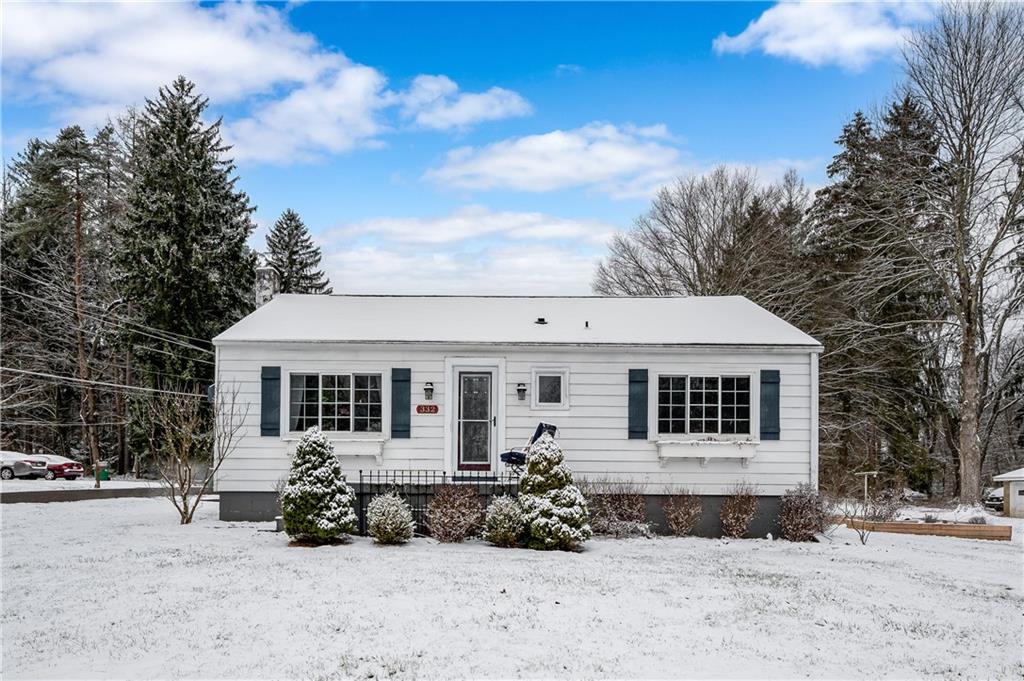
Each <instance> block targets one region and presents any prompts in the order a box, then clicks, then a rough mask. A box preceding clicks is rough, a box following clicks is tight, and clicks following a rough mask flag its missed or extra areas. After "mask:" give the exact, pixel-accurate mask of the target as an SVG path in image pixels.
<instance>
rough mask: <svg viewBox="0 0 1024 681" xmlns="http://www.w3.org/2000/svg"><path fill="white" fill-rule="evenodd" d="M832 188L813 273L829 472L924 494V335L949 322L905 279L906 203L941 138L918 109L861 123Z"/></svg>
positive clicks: (901, 107) (820, 210)
mask: <svg viewBox="0 0 1024 681" xmlns="http://www.w3.org/2000/svg"><path fill="white" fill-rule="evenodd" d="M837 143H838V144H839V145H840V147H841V151H840V152H839V153H838V154H837V155H836V156H835V158H834V159H833V161H832V163H831V164H830V165H829V167H828V176H829V178H830V179H831V183H830V184H829V185H827V186H826V187H824V188H823V189H821V190H820V191H819V192H818V194H817V196H816V199H815V203H814V206H813V208H812V210H811V212H810V222H811V238H810V244H809V251H810V254H809V260H810V263H811V268H810V273H811V274H812V275H813V277H814V281H815V284H816V288H817V290H818V291H819V294H818V296H817V299H818V302H819V304H818V306H817V309H816V314H815V316H814V319H813V320H812V322H811V324H810V326H811V329H812V331H813V332H814V333H815V335H816V337H817V338H818V339H819V340H821V341H822V342H823V343H824V345H825V354H824V355H823V356H822V360H821V362H822V364H821V381H822V386H821V391H822V416H823V419H822V422H823V425H824V426H825V428H824V432H823V436H824V437H823V463H824V465H823V469H824V472H825V477H826V478H829V477H831V474H835V475H837V476H838V478H839V479H837V480H835V482H836V483H838V484H842V483H844V482H849V479H848V473H849V470H850V469H851V468H858V467H861V466H864V465H870V466H873V467H881V468H882V469H883V470H888V471H889V472H891V473H893V474H896V475H897V476H899V477H904V478H909V482H910V483H911V484H913V485H914V486H915V487H920V486H925V485H926V483H927V481H926V479H925V478H926V475H927V468H928V466H927V462H926V461H924V458H925V457H924V454H925V452H924V450H923V448H922V446H921V444H920V439H921V438H920V433H921V428H922V425H923V423H924V412H925V409H926V401H925V400H924V399H923V397H922V395H923V393H924V390H925V387H924V383H923V378H924V376H925V371H924V368H925V353H926V343H925V333H926V331H927V329H928V323H929V321H930V320H933V319H935V318H936V315H937V314H938V313H937V311H936V310H935V309H934V296H932V295H930V294H929V292H928V290H927V287H925V286H924V285H923V283H922V279H921V277H919V276H916V274H915V273H913V272H910V271H908V270H906V268H905V263H906V261H907V259H908V257H909V254H908V253H907V252H906V247H905V245H904V242H901V241H900V240H899V239H895V238H894V234H897V233H906V232H910V231H913V230H920V229H923V227H924V226H923V225H918V224H911V223H910V222H908V220H911V219H912V218H910V217H908V216H912V215H913V213H912V212H909V211H908V210H907V205H906V203H907V202H914V201H916V200H918V199H919V197H914V196H912V195H906V194H904V193H901V194H898V195H897V194H894V193H893V192H892V188H893V187H905V186H907V182H905V181H903V178H902V177H901V176H903V175H908V174H913V173H927V172H931V170H933V168H931V167H930V163H931V161H929V159H932V158H933V156H932V152H933V151H934V133H933V131H932V129H931V128H930V124H929V121H928V119H927V117H926V116H925V115H924V114H923V112H922V110H921V109H920V107H917V106H916V105H915V104H914V102H913V101H912V100H910V99H903V100H901V101H898V102H895V103H894V104H892V105H891V107H890V108H889V109H888V110H887V112H886V113H885V115H884V116H883V117H882V119H881V121H879V123H878V125H877V126H876V125H874V124H872V123H871V121H869V120H868V119H867V117H865V116H864V115H863V114H862V113H860V112H857V113H856V114H855V115H854V117H853V119H852V120H851V121H850V122H849V123H848V124H847V125H846V126H845V127H844V128H843V132H842V134H841V135H840V137H839V139H838V140H837Z"/></svg>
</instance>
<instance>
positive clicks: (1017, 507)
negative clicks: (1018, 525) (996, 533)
mask: <svg viewBox="0 0 1024 681" xmlns="http://www.w3.org/2000/svg"><path fill="white" fill-rule="evenodd" d="M992 480H994V481H995V482H1001V483H1002V484H1003V513H1005V514H1006V515H1008V516H1010V517H1011V518H1024V468H1018V469H1017V470H1015V471H1009V472H1007V473H1003V474H1002V475H997V476H995V477H993V478H992Z"/></svg>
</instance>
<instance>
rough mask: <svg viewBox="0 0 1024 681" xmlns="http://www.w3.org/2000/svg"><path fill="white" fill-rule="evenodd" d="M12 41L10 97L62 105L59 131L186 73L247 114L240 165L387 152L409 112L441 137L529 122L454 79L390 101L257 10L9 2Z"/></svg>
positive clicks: (512, 105) (506, 93)
mask: <svg viewBox="0 0 1024 681" xmlns="http://www.w3.org/2000/svg"><path fill="white" fill-rule="evenodd" d="M2 31H3V33H2V38H3V45H4V55H3V75H4V96H5V97H9V98H14V99H23V100H26V101H30V102H32V103H34V104H38V103H40V102H51V103H53V104H56V105H57V106H54V110H55V112H56V114H57V116H58V117H59V118H61V119H62V120H60V121H58V122H59V123H67V122H71V121H73V122H76V123H80V124H84V125H98V124H101V123H103V122H104V121H105V120H106V119H107V117H108V116H113V115H116V114H117V113H119V112H120V110H121V109H122V108H123V107H124V106H125V105H127V104H139V103H141V101H142V100H143V98H145V97H151V96H153V95H155V93H156V90H157V88H158V87H159V86H161V85H165V84H167V83H169V82H171V81H172V80H173V79H174V78H175V77H176V76H178V75H184V76H186V77H187V78H189V79H191V80H193V81H195V82H196V84H197V86H198V90H199V91H200V92H202V93H203V94H204V95H206V96H208V97H210V99H211V101H212V102H213V103H214V104H215V105H218V106H222V105H232V104H235V105H238V108H239V109H240V110H243V111H246V110H248V114H247V115H244V116H243V118H242V119H241V120H238V121H235V122H234V123H233V124H231V125H229V126H227V128H226V131H227V134H228V136H229V137H230V140H231V141H232V142H234V144H235V145H236V149H235V154H236V157H237V158H239V159H242V160H249V161H264V162H291V161H294V160H309V159H312V158H317V157H319V156H321V155H324V154H334V153H343V152H346V151H349V150H351V149H353V148H355V147H358V146H364V145H373V144H378V143H379V141H378V140H377V139H376V138H377V136H378V135H380V134H381V133H383V132H385V131H387V130H390V129H394V128H395V127H396V125H395V123H397V122H398V120H399V116H398V112H399V110H400V112H401V116H403V117H404V118H403V120H410V121H412V122H413V123H414V124H415V125H417V126H418V127H421V128H430V129H440V130H444V129H451V128H465V127H467V126H469V125H472V124H474V123H476V122H479V121H485V120H496V119H499V118H505V117H508V116H522V115H526V114H528V113H529V112H530V105H529V104H528V103H527V102H526V100H525V99H523V98H522V96H520V95H519V94H518V93H515V92H512V91H510V90H505V89H502V88H497V87H494V88H490V89H489V90H486V91H484V92H480V93H471V92H461V91H459V88H458V85H457V84H456V83H454V82H453V81H452V80H451V79H449V78H447V77H445V76H420V77H417V78H416V79H414V81H413V86H412V87H411V88H410V90H409V91H407V92H391V91H388V90H387V89H386V87H387V79H386V77H385V76H384V74H383V73H381V72H380V71H379V70H377V69H375V68H373V67H372V66H368V65H363V64H358V63H355V62H352V61H350V60H349V59H347V58H346V57H345V56H344V55H343V54H342V53H341V52H339V51H337V50H334V49H331V48H328V47H325V46H324V45H321V44H320V43H319V42H318V41H317V39H316V38H315V37H314V36H312V35H310V34H308V33H302V32H300V31H297V30H295V28H294V27H293V26H292V25H291V24H290V23H289V21H288V18H287V11H283V10H280V9H277V8H274V7H271V6H269V5H261V4H256V3H224V4H217V5H213V6H200V5H197V4H193V3H182V2H162V3H109V4H108V3H98V4H84V3H82V4H79V3H60V4H50V3H7V4H6V5H5V6H4V16H3V28H2ZM389 114H391V116H390V121H389Z"/></svg>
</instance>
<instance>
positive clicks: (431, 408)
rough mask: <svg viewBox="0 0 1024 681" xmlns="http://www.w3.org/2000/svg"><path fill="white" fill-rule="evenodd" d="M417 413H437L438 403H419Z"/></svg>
mask: <svg viewBox="0 0 1024 681" xmlns="http://www.w3.org/2000/svg"><path fill="white" fill-rule="evenodd" d="M416 413H417V414H436V413H437V405H436V404H417V405H416Z"/></svg>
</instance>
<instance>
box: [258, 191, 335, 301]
mask: <svg viewBox="0 0 1024 681" xmlns="http://www.w3.org/2000/svg"><path fill="white" fill-rule="evenodd" d="M267 264H268V265H270V267H271V268H272V269H273V270H274V272H275V273H276V275H277V285H276V289H277V292H278V293H324V294H329V293H331V292H332V289H331V287H330V286H329V282H328V281H327V278H326V277H325V276H324V273H323V271H321V270H319V269H317V268H318V267H320V249H319V248H318V247H317V245H316V244H314V243H313V239H312V238H311V237H310V236H309V230H307V229H306V225H305V224H303V222H302V219H301V218H300V217H299V214H298V213H296V212H295V211H293V210H291V209H288V210H286V211H285V212H284V213H282V214H281V217H279V218H278V219H277V222H275V223H274V226H273V228H271V230H270V234H269V235H268V236H267Z"/></svg>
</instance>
